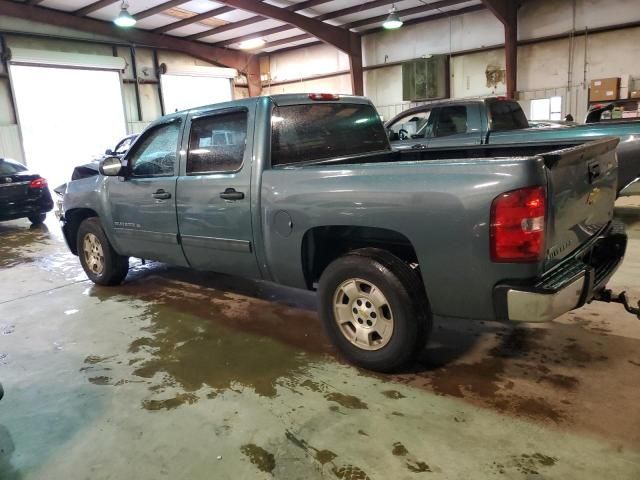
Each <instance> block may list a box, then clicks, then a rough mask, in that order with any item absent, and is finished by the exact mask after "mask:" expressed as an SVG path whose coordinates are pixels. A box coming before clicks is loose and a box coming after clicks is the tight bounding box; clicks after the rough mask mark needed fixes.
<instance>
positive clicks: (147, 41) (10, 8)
mask: <svg viewBox="0 0 640 480" xmlns="http://www.w3.org/2000/svg"><path fill="white" fill-rule="evenodd" d="M0 12H2V14H3V15H6V16H9V17H14V18H23V19H25V20H30V21H33V22H39V23H44V24H48V25H53V26H57V27H63V28H70V29H73V30H79V31H82V32H89V33H93V34H97V35H104V36H107V37H111V38H115V39H120V40H125V41H127V42H130V43H131V44H135V45H139V46H146V47H156V48H163V49H167V50H174V51H179V52H183V53H187V54H189V55H191V56H193V57H196V58H198V59H201V60H205V61H207V62H211V63H214V64H218V65H223V66H226V67H231V68H235V69H236V70H239V71H240V72H246V71H247V65H248V64H249V63H250V61H251V59H252V57H253V56H252V55H249V54H247V53H245V52H239V51H236V50H229V49H227V48H219V47H214V46H213V45H206V44H204V43H198V42H189V41H187V40H183V39H181V38H177V37H170V36H167V35H158V34H155V33H152V32H148V31H144V30H140V29H137V28H131V29H123V28H119V27H117V26H115V25H114V24H113V23H111V22H103V21H101V20H94V19H92V18H79V17H77V16H75V15H73V14H70V13H66V12H61V11H57V10H51V9H48V8H42V7H37V6H30V5H27V4H25V3H18V2H13V1H10V0H0Z"/></svg>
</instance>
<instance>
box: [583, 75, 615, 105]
mask: <svg viewBox="0 0 640 480" xmlns="http://www.w3.org/2000/svg"><path fill="white" fill-rule="evenodd" d="M618 98H620V78H601V79H599V80H591V89H590V90H589V101H590V102H609V101H611V100H618Z"/></svg>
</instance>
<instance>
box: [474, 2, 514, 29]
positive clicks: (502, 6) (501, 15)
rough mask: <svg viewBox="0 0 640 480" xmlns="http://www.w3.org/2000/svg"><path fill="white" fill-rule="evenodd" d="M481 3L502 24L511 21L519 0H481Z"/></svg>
mask: <svg viewBox="0 0 640 480" xmlns="http://www.w3.org/2000/svg"><path fill="white" fill-rule="evenodd" d="M482 4H483V5H484V6H485V7H487V9H488V10H490V11H491V13H493V15H494V16H495V17H496V18H497V19H498V20H500V22H502V24H504V25H506V24H508V23H512V22H513V20H514V15H517V12H518V8H520V1H519V0H482Z"/></svg>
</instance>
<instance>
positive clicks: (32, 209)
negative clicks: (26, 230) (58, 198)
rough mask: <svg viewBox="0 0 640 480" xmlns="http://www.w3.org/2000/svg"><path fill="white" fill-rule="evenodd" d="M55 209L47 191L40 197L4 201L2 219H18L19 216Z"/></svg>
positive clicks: (0, 218)
mask: <svg viewBox="0 0 640 480" xmlns="http://www.w3.org/2000/svg"><path fill="white" fill-rule="evenodd" d="M52 209H53V200H52V199H51V195H50V194H49V193H48V192H47V193H46V194H42V195H41V196H40V197H39V198H28V199H25V200H20V201H16V202H9V203H3V204H1V205H0V221H6V220H16V219H18V218H25V217H30V216H31V215H37V214H39V213H46V212H49V211H51V210H52Z"/></svg>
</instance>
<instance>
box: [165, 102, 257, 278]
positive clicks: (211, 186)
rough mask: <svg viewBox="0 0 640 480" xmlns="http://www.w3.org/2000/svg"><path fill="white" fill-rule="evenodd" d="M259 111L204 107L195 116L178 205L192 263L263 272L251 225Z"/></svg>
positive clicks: (184, 243)
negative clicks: (255, 127)
mask: <svg viewBox="0 0 640 480" xmlns="http://www.w3.org/2000/svg"><path fill="white" fill-rule="evenodd" d="M249 105H250V104H249ZM254 111H255V107H254V106H251V107H250V108H244V107H242V108H237V107H236V108H231V109H229V108H227V109H217V110H210V111H199V112H197V113H195V114H192V116H191V117H190V119H189V125H188V128H189V135H188V136H187V135H185V137H186V139H185V143H187V145H184V148H185V150H187V161H186V163H185V165H184V167H183V168H182V170H181V176H180V178H179V179H178V203H177V211H178V224H179V228H180V238H181V241H182V247H183V249H184V253H185V256H186V257H187V259H188V261H189V264H190V265H191V266H192V267H195V268H199V269H202V270H212V271H216V272H221V273H228V274H232V275H240V276H244V277H250V278H259V277H260V271H259V268H258V262H257V260H256V255H255V247H254V244H253V232H252V227H251V201H250V200H251V199H250V197H251V195H250V190H251V149H250V148H246V144H247V139H252V138H253V118H254Z"/></svg>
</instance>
